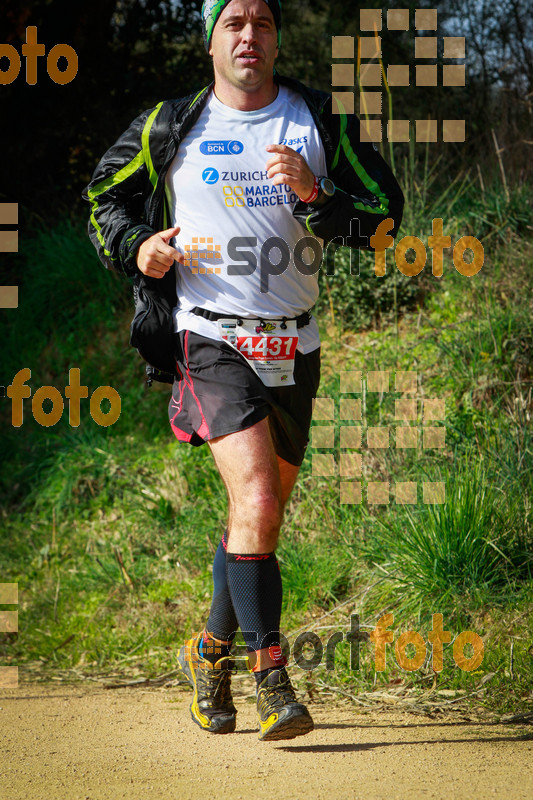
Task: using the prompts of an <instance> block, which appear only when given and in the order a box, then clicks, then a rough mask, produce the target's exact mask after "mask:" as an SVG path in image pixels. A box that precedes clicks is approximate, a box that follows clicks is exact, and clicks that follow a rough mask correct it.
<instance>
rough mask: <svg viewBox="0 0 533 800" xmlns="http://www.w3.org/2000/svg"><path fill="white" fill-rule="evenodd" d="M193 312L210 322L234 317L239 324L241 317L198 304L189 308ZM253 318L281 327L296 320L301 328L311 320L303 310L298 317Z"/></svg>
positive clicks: (309, 313) (308, 314) (308, 313)
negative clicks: (217, 311) (277, 324)
mask: <svg viewBox="0 0 533 800" xmlns="http://www.w3.org/2000/svg"><path fill="white" fill-rule="evenodd" d="M191 311H192V313H193V314H196V316H197V317H204V319H208V320H209V321H210V322H216V321H217V320H218V319H236V320H237V322H238V323H239V324H241V323H242V321H243V318H242V317H236V316H235V315H234V314H217V313H216V312H215V311H208V310H207V308H200V307H199V306H195V307H194V308H191ZM253 319H258V320H259V322H261V323H265V324H266V323H267V322H281V326H280V327H281V328H283V326H284V324H285V323H286V322H293V321H295V322H296V327H297V328H303V327H305V326H306V325H309V323H310V322H311V312H310V311H304V312H303V314H300V316H299V317H282V318H281V319H280V320H278V319H276V320H271V319H267V320H263V318H262V317H253Z"/></svg>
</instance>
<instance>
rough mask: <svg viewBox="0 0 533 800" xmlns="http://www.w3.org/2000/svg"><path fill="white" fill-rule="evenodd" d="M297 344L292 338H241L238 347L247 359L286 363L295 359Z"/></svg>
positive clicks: (295, 339)
mask: <svg viewBox="0 0 533 800" xmlns="http://www.w3.org/2000/svg"><path fill="white" fill-rule="evenodd" d="M297 342H298V340H297V338H293V337H292V336H239V338H238V339H237V347H238V349H239V350H240V352H241V353H242V354H243V355H245V356H246V357H247V358H252V359H260V360H261V361H264V360H268V361H276V360H282V361H285V360H286V359H293V358H294V354H295V352H296V345H297Z"/></svg>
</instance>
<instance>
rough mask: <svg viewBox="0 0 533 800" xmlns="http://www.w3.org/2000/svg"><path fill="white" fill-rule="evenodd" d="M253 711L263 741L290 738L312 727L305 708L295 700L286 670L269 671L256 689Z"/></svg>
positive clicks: (308, 730) (307, 731) (300, 734)
mask: <svg viewBox="0 0 533 800" xmlns="http://www.w3.org/2000/svg"><path fill="white" fill-rule="evenodd" d="M257 713H258V714H259V724H260V726H261V733H260V735H259V738H260V739H261V740H262V741H264V742H274V741H277V740H278V739H294V737H295V736H303V735H304V734H305V733H310V731H312V730H313V720H312V719H311V715H310V714H309V711H308V710H307V708H306V707H305V706H304V705H302V703H298V701H297V700H296V695H295V694H294V689H293V688H292V684H291V682H290V679H289V676H288V675H287V670H286V669H284V668H283V669H276V670H274V671H273V672H270V673H269V674H268V675H267V676H266V678H265V679H264V680H263V681H262V682H261V683H260V684H259V689H258V690H257Z"/></svg>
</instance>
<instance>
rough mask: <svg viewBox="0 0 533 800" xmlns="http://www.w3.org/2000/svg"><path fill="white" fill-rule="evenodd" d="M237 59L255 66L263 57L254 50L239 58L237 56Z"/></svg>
mask: <svg viewBox="0 0 533 800" xmlns="http://www.w3.org/2000/svg"><path fill="white" fill-rule="evenodd" d="M237 58H238V59H239V61H246V62H247V63H250V64H253V63H256V62H257V61H259V59H260V58H261V56H260V55H259V53H256V52H255V51H254V50H250V51H247V52H245V53H241V54H240V55H239V56H237Z"/></svg>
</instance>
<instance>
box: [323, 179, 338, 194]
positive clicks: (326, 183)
mask: <svg viewBox="0 0 533 800" xmlns="http://www.w3.org/2000/svg"><path fill="white" fill-rule="evenodd" d="M320 188H321V189H322V191H323V192H324V194H327V196H328V197H333V195H334V194H335V184H334V183H333V181H332V180H331V178H322V180H321V181H320Z"/></svg>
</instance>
